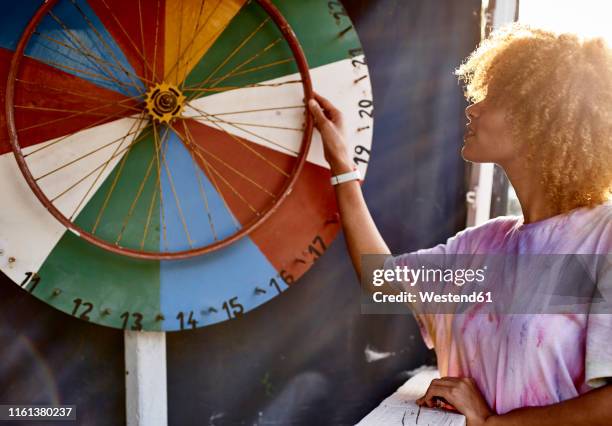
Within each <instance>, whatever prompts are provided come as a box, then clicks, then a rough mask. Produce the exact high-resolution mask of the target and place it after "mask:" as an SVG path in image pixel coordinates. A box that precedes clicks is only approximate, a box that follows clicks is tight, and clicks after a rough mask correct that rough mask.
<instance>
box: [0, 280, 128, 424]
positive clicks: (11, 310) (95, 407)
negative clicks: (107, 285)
mask: <svg viewBox="0 0 612 426" xmlns="http://www.w3.org/2000/svg"><path fill="white" fill-rule="evenodd" d="M0 276H1V282H0V404H44V405H50V404H74V405H76V406H77V407H76V412H77V422H74V421H66V422H62V421H53V422H34V421H31V422H12V421H11V422H4V423H3V422H2V421H0V424H2V425H4V424H7V425H13V426H14V425H16V424H19V423H22V424H27V425H31V426H34V425H56V426H59V425H71V426H75V424H78V425H79V426H94V425H95V426H107V425H108V426H117V425H121V424H124V423H125V420H124V418H125V376H124V361H123V332H122V331H119V330H115V329H111V328H106V327H101V326H99V325H94V324H89V323H87V322H85V321H82V320H79V319H76V318H73V317H71V316H70V315H67V314H65V313H63V312H61V311H58V310H57V309H54V308H52V307H50V306H49V305H47V304H45V303H43V302H41V301H40V300H38V299H36V298H35V297H33V296H31V295H30V294H28V293H27V292H26V291H25V290H22V289H21V288H19V287H17V286H16V285H15V284H13V282H12V281H10V279H9V278H7V277H6V276H5V275H4V274H0Z"/></svg>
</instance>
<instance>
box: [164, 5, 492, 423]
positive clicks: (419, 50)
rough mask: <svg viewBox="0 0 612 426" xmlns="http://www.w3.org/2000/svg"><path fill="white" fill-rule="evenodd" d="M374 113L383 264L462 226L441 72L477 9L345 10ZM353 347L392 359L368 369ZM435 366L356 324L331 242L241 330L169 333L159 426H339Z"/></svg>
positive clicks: (452, 121) (340, 245) (462, 48)
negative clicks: (416, 372)
mask: <svg viewBox="0 0 612 426" xmlns="http://www.w3.org/2000/svg"><path fill="white" fill-rule="evenodd" d="M344 4H345V6H346V8H347V10H348V12H349V14H350V16H351V19H352V20H353V22H354V23H355V25H356V28H357V30H358V33H359V35H360V38H361V42H362V44H363V46H364V50H365V53H366V56H367V58H368V65H369V68H370V75H371V78H372V85H373V91H374V102H375V126H374V143H373V152H372V157H371V160H370V166H369V168H368V176H367V180H366V183H365V184H364V191H365V196H366V200H367V202H368V205H369V206H370V209H371V212H372V215H373V217H374V220H375V221H376V223H377V224H378V226H379V229H380V231H381V233H382V234H383V237H384V238H385V240H386V241H387V243H388V244H389V246H390V248H391V249H392V250H393V251H394V252H395V253H400V252H405V251H411V250H414V249H417V248H422V247H430V246H432V245H434V244H437V243H438V242H442V241H444V240H445V239H446V238H448V237H449V236H451V235H453V234H455V233H456V232H457V231H458V230H459V229H462V228H463V227H464V225H465V219H466V216H465V215H466V212H465V202H464V200H465V181H464V175H465V172H464V162H463V160H462V159H461V157H460V148H461V144H462V135H463V126H464V125H465V117H464V115H463V108H465V101H464V100H463V97H462V94H461V88H460V87H459V85H458V83H457V81H456V79H455V78H454V76H453V75H452V71H453V70H454V68H455V67H456V66H457V65H458V64H459V63H460V62H461V60H462V59H463V58H464V57H465V56H466V55H467V54H468V53H469V52H470V51H471V50H472V49H473V48H474V47H475V45H476V43H477V41H478V37H479V13H480V0H460V1H459V0H445V1H440V0H439V1H431V0H410V1H408V0H404V1H401V0H378V1H374V0H371V1H366V0H353V1H349V0H346V1H344ZM366 348H369V349H373V350H376V351H381V352H391V353H393V355H392V356H389V357H387V358H385V359H382V360H379V361H375V362H368V361H367V359H366V355H365V351H366ZM432 362H434V359H433V354H432V353H430V352H428V351H427V349H426V348H425V346H424V344H423V343H422V341H421V339H420V335H419V333H418V330H417V328H416V324H415V322H414V320H413V318H412V317H411V316H409V315H404V316H399V315H396V316H374V315H369V316H366V315H361V314H360V305H359V286H358V282H357V279H356V276H355V273H354V272H353V270H352V268H351V265H350V260H349V258H348V255H347V253H346V251H345V248H344V240H343V238H338V239H337V240H336V241H335V242H334V244H333V245H332V246H331V247H330V248H329V250H328V252H327V253H326V254H325V256H324V257H323V258H322V259H321V260H319V261H318V263H317V264H316V265H315V266H314V267H313V268H312V269H311V270H310V271H309V272H308V273H307V274H306V275H305V276H304V277H303V278H302V280H301V281H300V282H299V283H298V285H295V286H293V287H291V288H290V289H289V290H288V291H287V292H286V293H285V294H283V296H282V297H280V298H277V299H275V300H273V301H272V302H270V303H268V304H266V305H264V306H263V307H261V308H259V309H256V310H255V311H253V312H251V313H249V314H248V315H246V316H245V317H244V318H242V319H238V320H234V321H231V322H228V323H224V324H219V325H217V326H213V327H208V328H205V329H201V330H194V331H190V332H186V333H180V334H176V333H171V334H169V335H168V366H169V367H168V392H169V395H170V396H169V398H170V404H169V417H170V423H171V424H172V425H199V424H215V425H225V424H227V425H233V424H255V423H257V424H279V425H289V424H291V425H349V424H354V423H356V422H357V421H358V420H359V419H361V418H362V417H363V416H365V415H366V414H367V413H368V412H369V411H370V410H371V409H373V408H374V407H375V406H376V405H378V404H379V403H380V401H381V400H382V399H383V398H385V397H386V396H388V395H389V394H390V393H391V392H393V391H394V390H395V388H397V387H398V386H399V385H400V384H401V383H402V382H403V381H404V380H405V379H406V377H407V374H406V371H408V370H410V369H413V368H415V367H418V366H420V365H423V364H424V363H432Z"/></svg>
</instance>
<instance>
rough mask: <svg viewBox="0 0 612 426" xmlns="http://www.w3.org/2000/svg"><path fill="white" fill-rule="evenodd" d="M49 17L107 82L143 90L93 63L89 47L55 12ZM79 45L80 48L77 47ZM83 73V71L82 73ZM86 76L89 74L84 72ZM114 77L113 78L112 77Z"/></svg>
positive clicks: (100, 65) (50, 13)
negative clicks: (74, 34) (122, 80)
mask: <svg viewBox="0 0 612 426" xmlns="http://www.w3.org/2000/svg"><path fill="white" fill-rule="evenodd" d="M49 16H51V18H52V19H53V20H54V21H55V22H56V23H57V24H58V25H59V26H60V27H61V28H62V29H63V30H64V32H63V33H62V35H64V37H66V38H67V39H68V40H69V41H70V42H71V43H72V45H73V46H75V48H77V49H78V50H80V51H81V52H82V53H81V54H82V55H83V56H84V57H85V58H86V59H88V60H89V62H92V63H93V65H94V66H96V67H98V69H99V70H100V71H102V72H103V73H104V75H105V76H106V78H105V79H106V80H108V81H112V82H116V83H117V84H119V85H121V86H124V87H125V86H132V87H133V88H135V89H136V90H140V89H141V88H140V87H138V85H137V84H134V83H128V82H121V81H120V80H119V79H118V78H117V76H116V75H114V74H113V73H112V72H111V71H110V70H109V69H108V68H107V67H105V66H104V64H99V63H97V62H95V61H92V60H91V58H90V56H88V55H87V53H90V54H91V51H90V50H89V49H87V47H85V46H84V45H83V43H82V42H81V41H80V40H79V39H78V38H77V37H74V36H73V34H72V31H71V30H70V29H69V28H68V26H67V25H66V24H65V23H64V22H63V21H62V20H61V19H60V18H59V17H58V16H57V15H55V14H54V13H53V12H51V11H49ZM77 45H78V47H77ZM66 68H68V69H70V67H66ZM81 72H83V71H81ZM83 73H84V74H86V75H87V74H88V73H85V72H83ZM89 74H90V73H89ZM111 76H112V77H111Z"/></svg>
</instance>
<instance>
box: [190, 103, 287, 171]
mask: <svg viewBox="0 0 612 426" xmlns="http://www.w3.org/2000/svg"><path fill="white" fill-rule="evenodd" d="M189 106H190V107H191V108H193V109H195V110H196V111H198V112H199V113H200V114H201V115H202V116H204V117H207V118H208V117H212V118H214V119H216V120H214V121H210V123H212V124H214V125H215V126H216V127H218V128H219V129H221V130H223V131H224V132H226V133H228V134H229V135H231V133H229V132H228V131H227V130H225V128H224V127H222V126H220V125H219V124H218V123H219V122H221V123H223V124H227V125H228V126H230V127H233V128H236V129H238V130H241V131H243V132H245V133H248V134H249V135H251V136H255V137H256V138H258V139H261V140H263V141H266V142H268V143H269V144H271V145H274V146H276V147H278V148H280V149H282V150H283V151H288V152H289V153H291V154H293V155H297V154H298V151H294V150H292V149H289V148H287V147H286V146H283V145H282V144H280V143H278V142H275V141H273V140H271V139H269V138H266V137H264V136H261V135H258V134H257V133H254V132H252V131H250V130H247V129H244V128H242V127H240V126H237V125H235V124H230V123H229V122H228V121H226V120H223V119H222V118H218V117H217V116H216V115H214V114H208V113H206V112H204V111H202V110H201V109H199V108H197V107H195V106H193V105H189ZM232 137H234V136H233V135H232ZM236 140H239V139H238V138H236ZM283 173H284V174H286V173H285V172H283Z"/></svg>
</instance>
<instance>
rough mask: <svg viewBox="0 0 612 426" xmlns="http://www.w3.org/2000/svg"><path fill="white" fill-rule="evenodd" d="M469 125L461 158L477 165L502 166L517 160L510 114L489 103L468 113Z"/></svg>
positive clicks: (467, 110)
mask: <svg viewBox="0 0 612 426" xmlns="http://www.w3.org/2000/svg"><path fill="white" fill-rule="evenodd" d="M465 115H466V116H467V118H468V123H467V124H466V126H465V133H464V136H463V148H462V149H461V156H462V157H463V159H464V160H467V161H472V162H475V163H497V164H499V165H501V166H503V165H504V164H506V163H508V162H509V161H511V160H513V159H516V157H517V152H516V147H515V144H513V143H512V132H511V129H510V126H509V125H508V123H507V122H506V120H505V115H506V111H505V109H503V108H502V107H498V106H493V104H491V103H490V102H487V100H486V99H485V100H482V101H480V102H476V103H474V104H472V105H469V106H468V107H467V108H466V109H465Z"/></svg>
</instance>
